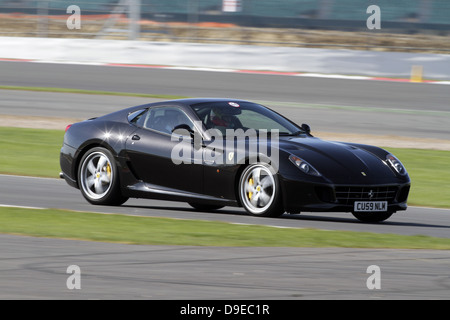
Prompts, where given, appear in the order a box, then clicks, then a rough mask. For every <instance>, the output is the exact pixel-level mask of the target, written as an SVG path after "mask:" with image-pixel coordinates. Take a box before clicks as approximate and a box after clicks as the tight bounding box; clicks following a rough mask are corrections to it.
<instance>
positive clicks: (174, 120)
mask: <svg viewBox="0 0 450 320" xmlns="http://www.w3.org/2000/svg"><path fill="white" fill-rule="evenodd" d="M180 124H187V125H188V126H189V127H191V129H192V128H193V127H194V125H193V123H192V121H191V120H190V119H189V117H188V116H187V115H186V114H185V113H184V112H183V111H182V110H181V109H179V108H177V107H155V108H152V109H150V110H149V111H148V112H147V114H146V117H145V121H144V124H143V127H144V128H147V129H151V130H156V131H159V132H163V133H167V134H172V130H173V129H174V128H175V127H176V126H178V125H180Z"/></svg>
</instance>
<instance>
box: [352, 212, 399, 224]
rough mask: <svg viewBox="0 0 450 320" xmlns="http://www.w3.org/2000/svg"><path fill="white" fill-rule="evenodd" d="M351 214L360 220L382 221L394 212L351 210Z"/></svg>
mask: <svg viewBox="0 0 450 320" xmlns="http://www.w3.org/2000/svg"><path fill="white" fill-rule="evenodd" d="M352 214H353V216H354V217H355V218H356V219H358V220H359V221H362V222H373V223H374V222H382V221H384V220H386V219H389V218H390V217H391V216H392V215H393V214H394V212H352Z"/></svg>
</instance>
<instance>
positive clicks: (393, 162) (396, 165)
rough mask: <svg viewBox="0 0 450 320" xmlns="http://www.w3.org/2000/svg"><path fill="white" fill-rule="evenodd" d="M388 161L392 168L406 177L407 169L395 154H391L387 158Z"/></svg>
mask: <svg viewBox="0 0 450 320" xmlns="http://www.w3.org/2000/svg"><path fill="white" fill-rule="evenodd" d="M386 161H387V162H388V163H389V164H390V165H391V167H392V168H393V169H394V170H395V171H396V172H397V173H398V174H399V175H402V176H404V175H406V173H407V172H406V169H405V167H404V166H403V164H402V163H401V162H400V160H398V159H397V158H396V157H395V156H394V155H393V154H391V153H389V154H388V155H387V156H386Z"/></svg>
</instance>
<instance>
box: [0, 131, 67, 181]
mask: <svg viewBox="0 0 450 320" xmlns="http://www.w3.org/2000/svg"><path fill="white" fill-rule="evenodd" d="M63 137H64V131H61V130H42V129H22V128H7V127H0V150H1V152H0V173H3V174H14V175H27V176H38V177H53V178H56V177H58V176H59V172H60V171H61V170H60V168H59V152H60V150H61V146H62V143H63Z"/></svg>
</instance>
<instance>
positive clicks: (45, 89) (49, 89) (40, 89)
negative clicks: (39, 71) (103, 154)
mask: <svg viewBox="0 0 450 320" xmlns="http://www.w3.org/2000/svg"><path fill="white" fill-rule="evenodd" d="M0 90H22V91H35V92H56V93H80V94H98V95H109V96H127V97H142V98H153V99H170V100H171V99H182V98H188V97H186V96H177V95H169V94H147V93H132V92H115V91H100V90H84V89H69V88H52V87H19V86H0Z"/></svg>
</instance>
